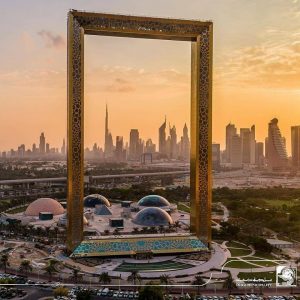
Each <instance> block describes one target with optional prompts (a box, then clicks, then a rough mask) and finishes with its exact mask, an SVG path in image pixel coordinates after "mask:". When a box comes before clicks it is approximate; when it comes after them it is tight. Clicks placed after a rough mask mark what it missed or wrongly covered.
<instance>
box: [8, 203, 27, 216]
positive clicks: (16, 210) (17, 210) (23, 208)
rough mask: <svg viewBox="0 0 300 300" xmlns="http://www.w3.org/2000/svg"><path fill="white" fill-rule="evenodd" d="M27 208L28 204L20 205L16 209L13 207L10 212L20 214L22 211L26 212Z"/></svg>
mask: <svg viewBox="0 0 300 300" xmlns="http://www.w3.org/2000/svg"><path fill="white" fill-rule="evenodd" d="M26 208H27V205H25V206H22V207H18V208H15V209H12V210H10V211H9V212H8V213H9V214H18V213H20V212H24V211H25V210H26Z"/></svg>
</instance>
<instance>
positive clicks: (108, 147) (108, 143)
mask: <svg viewBox="0 0 300 300" xmlns="http://www.w3.org/2000/svg"><path fill="white" fill-rule="evenodd" d="M113 150H114V144H113V139H112V135H111V133H110V131H109V129H108V109H107V105H106V113H105V142H104V157H105V158H111V157H112V156H113Z"/></svg>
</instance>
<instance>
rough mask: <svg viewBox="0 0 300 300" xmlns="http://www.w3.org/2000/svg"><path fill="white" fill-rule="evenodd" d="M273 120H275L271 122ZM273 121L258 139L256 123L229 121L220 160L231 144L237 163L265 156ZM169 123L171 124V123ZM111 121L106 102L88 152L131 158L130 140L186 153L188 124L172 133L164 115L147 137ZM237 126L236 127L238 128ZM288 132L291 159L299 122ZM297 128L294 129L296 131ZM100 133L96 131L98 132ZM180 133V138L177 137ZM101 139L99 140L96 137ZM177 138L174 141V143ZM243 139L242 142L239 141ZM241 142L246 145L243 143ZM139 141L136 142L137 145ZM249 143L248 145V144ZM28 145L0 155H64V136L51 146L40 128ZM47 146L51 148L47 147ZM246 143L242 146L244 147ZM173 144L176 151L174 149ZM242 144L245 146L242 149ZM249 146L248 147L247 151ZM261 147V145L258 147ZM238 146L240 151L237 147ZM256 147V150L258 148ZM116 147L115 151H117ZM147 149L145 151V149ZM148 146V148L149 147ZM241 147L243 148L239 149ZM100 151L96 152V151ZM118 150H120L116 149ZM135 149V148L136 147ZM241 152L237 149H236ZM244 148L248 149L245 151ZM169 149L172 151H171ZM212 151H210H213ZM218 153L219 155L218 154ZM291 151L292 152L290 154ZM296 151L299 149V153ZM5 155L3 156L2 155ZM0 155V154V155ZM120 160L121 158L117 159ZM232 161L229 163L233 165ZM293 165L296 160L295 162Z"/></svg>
mask: <svg viewBox="0 0 300 300" xmlns="http://www.w3.org/2000/svg"><path fill="white" fill-rule="evenodd" d="M274 122H275V123H274ZM273 123H274V124H276V126H275V127H276V128H278V127H277V123H278V119H277V118H272V120H271V123H270V121H269V122H268V124H267V126H268V134H267V135H266V136H265V137H264V138H263V139H262V140H259V139H258V138H257V136H256V132H257V128H256V124H252V125H251V127H250V128H248V127H247V128H246V127H236V126H235V125H236V123H232V122H229V123H228V124H227V125H226V126H225V127H224V139H225V141H226V142H225V145H224V146H223V145H222V144H221V143H220V142H218V141H213V145H219V146H218V147H219V148H218V149H219V150H218V151H221V152H223V154H224V161H225V162H231V163H232V161H231V160H232V158H231V155H232V153H231V147H237V148H236V150H233V151H238V153H239V154H238V155H242V156H241V157H240V158H236V154H233V155H234V157H235V159H237V161H238V163H237V166H239V165H240V164H241V163H242V162H243V163H250V164H254V163H258V160H259V159H260V158H259V157H256V155H257V154H256V153H262V155H266V157H267V144H268V136H270V124H273ZM172 124H173V123H172ZM110 127H111V124H110V123H109V110H108V105H107V104H106V110H105V125H104V134H103V131H102V135H101V134H99V136H102V139H103V143H101V142H100V143H98V141H94V142H93V143H92V145H86V143H85V147H84V148H85V150H86V151H87V152H86V153H88V152H89V151H91V152H93V151H96V152H97V153H101V155H103V157H102V156H101V157H102V158H105V159H110V158H113V157H115V155H117V156H119V158H120V157H123V156H124V157H126V159H127V158H128V157H129V158H130V157H131V158H133V157H134V158H135V159H137V157H136V154H132V153H130V146H131V142H132V140H134V143H135V144H136V146H135V147H141V150H139V151H138V153H155V152H156V153H160V154H164V155H167V156H168V157H169V158H176V157H177V154H178V153H179V152H180V153H186V154H185V155H184V157H185V159H187V158H188V155H189V154H187V153H188V152H189V147H190V145H189V143H190V141H189V138H190V136H189V127H188V126H187V124H186V123H184V125H183V126H182V133H181V131H178V132H176V126H175V125H171V122H167V116H166V115H165V118H164V120H163V121H162V122H161V124H160V126H157V128H156V135H155V137H156V138H155V137H151V136H147V137H145V136H142V135H140V131H139V128H136V129H134V128H131V129H130V130H129V132H128V134H127V135H126V136H125V137H124V136H122V135H120V134H118V133H114V132H112V131H111V130H110ZM238 128H239V130H238ZM289 128H290V132H289V135H288V136H284V135H281V136H282V140H283V143H284V151H286V154H285V155H287V156H286V157H292V156H293V159H294V156H295V155H298V154H296V152H297V151H300V147H299V146H298V140H297V139H296V137H295V136H296V133H295V132H297V136H298V132H300V131H299V128H300V125H291V126H290V127H289ZM276 130H279V132H280V134H281V133H282V130H281V125H280V129H279V128H278V129H276ZM296 130H297V131H296ZM99 133H100V131H99ZM180 136H181V138H180ZM232 139H233V141H234V143H235V144H234V146H231V143H232V142H231V140H232ZM99 140H101V139H99ZM287 140H290V141H291V145H288V144H287ZM177 141H178V142H177ZM243 141H244V142H243ZM245 141H246V143H247V144H245ZM138 144H140V145H138ZM248 144H249V145H248ZM31 145H32V146H28V145H25V144H24V143H22V144H20V143H19V144H18V145H17V148H16V149H15V148H14V147H13V148H11V149H0V154H2V157H3V153H6V154H8V155H11V153H13V155H12V156H14V155H18V153H19V155H18V156H20V157H22V156H24V154H25V153H26V151H27V154H30V153H32V154H37V153H39V154H40V153H42V154H57V153H59V154H63V155H65V154H66V142H65V138H63V139H62V143H61V145H59V146H54V147H53V145H52V144H51V143H49V141H48V140H47V143H46V136H45V134H44V131H43V132H42V133H41V134H40V137H39V142H33V143H32V144H31ZM50 145H51V147H50ZM245 145H246V146H245ZM176 147H177V149H176V150H174V149H175V148H176ZM245 147H246V148H245ZM248 147H250V148H249V150H247V149H248ZM261 147H262V148H261ZM239 148H241V149H240V150H238V149H239ZM258 148H259V149H258ZM118 149H119V150H118ZM147 149H148V150H147ZM149 149H150V150H149ZM243 149H244V150H243ZM287 149H291V151H287ZM123 150H124V151H125V153H122V151H123ZM99 151H100V152H99ZM120 151H121V152H120ZM136 151H137V150H136ZM239 151H241V152H239ZM247 151H248V152H247ZM116 152H119V154H116ZM172 152H174V153H173V154H172ZM213 152H214V150H213ZM221 152H220V154H221ZM293 153H294V154H293ZM299 153H300V152H299ZM6 154H5V155H6ZM0 157H1V155H0ZM120 160H122V159H120ZM234 164H235V163H233V165H234ZM295 164H296V163H295Z"/></svg>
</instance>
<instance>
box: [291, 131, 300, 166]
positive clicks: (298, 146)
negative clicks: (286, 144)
mask: <svg viewBox="0 0 300 300" xmlns="http://www.w3.org/2000/svg"><path fill="white" fill-rule="evenodd" d="M291 143H292V148H291V150H292V165H293V167H295V168H299V167H300V126H292V127H291Z"/></svg>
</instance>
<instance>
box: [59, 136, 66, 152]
mask: <svg viewBox="0 0 300 300" xmlns="http://www.w3.org/2000/svg"><path fill="white" fill-rule="evenodd" d="M60 152H61V154H62V155H65V154H66V142H65V139H63V144H62V147H61V151H60Z"/></svg>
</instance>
